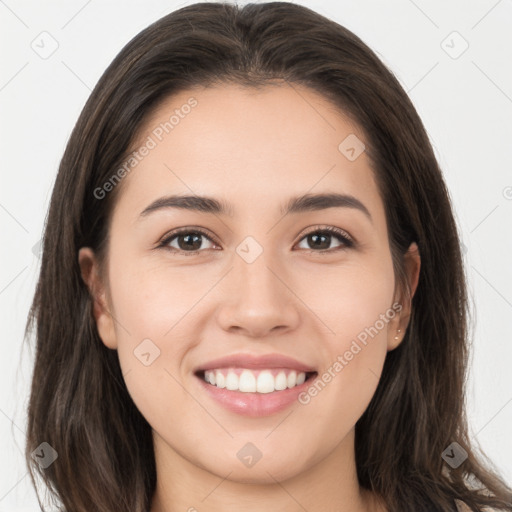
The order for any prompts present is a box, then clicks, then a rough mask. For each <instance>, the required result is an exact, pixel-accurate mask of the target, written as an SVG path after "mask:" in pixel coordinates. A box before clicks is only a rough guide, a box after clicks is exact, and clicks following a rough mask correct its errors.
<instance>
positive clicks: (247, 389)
mask: <svg viewBox="0 0 512 512" xmlns="http://www.w3.org/2000/svg"><path fill="white" fill-rule="evenodd" d="M238 390H239V391H242V392H243V393H254V392H256V377H254V373H252V372H250V371H249V370H244V371H243V372H242V374H241V375H240V378H239V379H238Z"/></svg>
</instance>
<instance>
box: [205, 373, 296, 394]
mask: <svg viewBox="0 0 512 512" xmlns="http://www.w3.org/2000/svg"><path fill="white" fill-rule="evenodd" d="M204 380H205V381H206V382H208V383H210V384H212V385H214V386H217V387H218V388H226V389H228V390H230V391H241V392H242V393H272V392H273V391H282V390H284V389H287V388H293V387H295V386H300V385H301V384H303V383H304V381H305V380H306V374H305V373H304V372H299V373H297V372H296V371H295V370H292V371H291V372H290V373H289V374H288V376H287V375H286V373H285V372H284V371H280V372H279V373H278V374H277V375H276V376H275V377H274V375H273V374H272V372H271V371H270V370H262V371H260V372H259V374H258V376H256V375H255V374H254V373H253V372H252V371H251V370H247V369H244V370H243V371H242V373H241V374H240V376H238V375H237V374H236V373H235V372H234V371H232V370H228V372H227V375H226V376H224V374H223V373H222V372H221V371H220V370H206V371H205V372H204Z"/></svg>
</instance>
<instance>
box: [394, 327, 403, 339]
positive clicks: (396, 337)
mask: <svg viewBox="0 0 512 512" xmlns="http://www.w3.org/2000/svg"><path fill="white" fill-rule="evenodd" d="M396 332H402V331H401V330H400V329H398V331H396ZM397 339H398V336H395V340H397Z"/></svg>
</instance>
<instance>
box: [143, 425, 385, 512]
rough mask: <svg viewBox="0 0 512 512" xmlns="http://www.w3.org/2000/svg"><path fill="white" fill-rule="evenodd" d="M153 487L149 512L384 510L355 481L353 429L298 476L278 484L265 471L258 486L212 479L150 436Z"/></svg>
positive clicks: (218, 476) (166, 445) (338, 511)
mask: <svg viewBox="0 0 512 512" xmlns="http://www.w3.org/2000/svg"><path fill="white" fill-rule="evenodd" d="M153 437H154V447H155V461H156V469H157V485H156V491H155V494H154V496H153V501H152V505H151V511H150V512H178V511H180V512H183V511H187V512H203V511H205V510H208V512H223V511H225V510H242V509H243V510H244V512H261V510H272V511H273V512H304V510H308V511H311V512H313V511H320V510H336V511H337V512H385V511H386V509H385V507H384V506H383V504H382V503H381V502H380V501H379V500H378V498H377V497H376V496H375V495H374V494H373V493H371V492H369V491H366V490H364V489H361V488H360V486H359V483H358V480H357V473H356V465H355V454H354V431H353V430H352V431H351V432H350V433H349V434H348V435H347V436H346V437H345V439H343V441H342V442H341V443H340V444H339V445H338V446H337V447H336V448H335V449H334V450H332V451H331V452H330V453H329V454H327V455H326V456H325V458H323V459H321V460H320V461H317V462H312V463H311V465H310V467H308V468H307V469H306V470H304V471H302V472H301V473H299V474H297V475H295V476H293V477H291V478H289V479H287V480H283V481H277V480H276V479H275V478H273V477H272V475H271V474H270V472H267V475H268V478H266V481H265V482H263V483H261V482H259V483H247V482H241V481H236V480H234V479H230V478H229V476H230V475H231V473H229V474H228V475H225V476H222V475H216V474H214V473H212V472H210V471H208V470H206V469H204V468H202V467H199V466H197V465H195V464H193V463H191V462H190V461H189V460H187V459H185V458H184V457H182V456H181V455H180V454H179V453H177V452H176V451H175V450H174V449H172V448H171V447H170V446H169V445H168V444H167V443H166V442H165V441H164V440H163V439H162V438H161V437H160V436H159V435H158V434H156V433H155V432H153Z"/></svg>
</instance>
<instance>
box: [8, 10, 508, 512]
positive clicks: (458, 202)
mask: <svg viewBox="0 0 512 512" xmlns="http://www.w3.org/2000/svg"><path fill="white" fill-rule="evenodd" d="M190 3H192V2H176V1H157V0H153V1H152V2H142V1H138V2H136V1H133V0H131V1H124V2H118V3H116V2H113V1H110V0H109V1H105V0H102V1H99V0H89V1H87V0H67V1H64V0H60V1H53V2H51V3H49V2H36V1H35V0H31V1H23V2H22V1H21V0H0V34H1V35H0V37H1V46H0V47H1V48H2V64H1V67H0V115H1V118H0V119H1V133H0V144H1V148H0V149H1V150H0V159H1V165H0V173H1V174H0V176H1V187H0V222H1V230H2V231H1V233H2V241H3V242H2V250H1V254H2V260H1V265H0V312H1V315H2V316H1V333H2V341H1V343H2V345H1V356H0V454H1V463H0V512H2V511H9V512H16V511H29V510H30V511H34V510H37V509H38V507H37V502H36V500H35V493H34V491H33V489H32V487H31V485H30V478H29V476H28V473H27V468H26V467H25V465H24V460H23V457H22V450H23V448H24V425H25V414H26V412H25V411H26V406H27V401H28V389H29V388H28V386H29V382H30V375H31V367H32V355H31V352H30V350H28V349H27V348H25V349H23V347H22V338H23V329H24V326H25V320H26V315H27V312H28V308H29V304H30V301H31V299H32V295H33V292H34V289H35V283H36V278H37V274H38V270H39V259H38V257H37V256H36V255H35V254H34V251H33V247H34V246H35V245H36V244H37V242H38V241H39V240H40V238H41V233H42V229H43V225H44V220H45V216H46V211H47V208H48V204H49V199H50V195H51V190H52V186H53V182H54V179H55V175H56V172H57V167H58V164H59V160H60V158H61V156H62V153H63V151H64V147H65V145H66V142H67V140H68V137H69V135H70V133H71V130H72V128H73V126H74V123H75V121H76V119H77V117H78V115H79V113H80V111H81V109H82V107H83V105H84V103H85V101H86V99H87V97H88V95H89V94H90V92H91V90H92V88H93V87H94V85H95V84H96V82H97V80H98V79H99V77H100V75H101V74H102V73H103V71H104V70H105V68H106V67H107V65H108V64H109V63H110V62H111V60H112V59H113V58H114V57H115V55H116V54H117V53H118V52H119V51H120V50H121V48H122V47H123V46H124V45H125V44H126V43H127V42H128V41H129V40H130V39H131V38H132V37H133V36H134V35H135V34H137V33H138V32H139V31H140V30H142V29H143V28H145V27H146V26H147V25H149V24H150V23H152V22H153V21H155V20H157V19H158V18H160V17H162V16H164V15H165V14H167V13H169V12H171V11H172V10H175V9H176V8H178V7H182V6H184V5H188V4H190ZM240 3H243V2H240ZM296 3H301V4H303V5H306V6H308V7H311V8H313V9H315V10H316V11H318V12H320V13H321V14H323V15H325V16H327V17H329V18H332V19H334V20H336V21H337V22H339V23H341V24H342V25H344V26H346V27H347V28H348V29H350V30H352V31H353V32H355V34H356V35H358V36H359V37H361V38H362V39H363V41H365V42H366V43H367V44H368V45H369V46H370V47H371V48H372V49H373V50H375V51H376V52H377V54H378V55H379V56H380V57H381V59H382V60H383V61H384V62H385V63H386V64H387V65H388V66H389V67H390V68H391V70H392V71H393V72H394V73H395V75H396V76H397V78H398V79H399V80H400V82H401V83H402V85H403V87H404V88H405V90H406V91H408V93H409V95H410V97H411V99H412V101H413V103H414V104H415V106H416V108H417V110H418V112H419V115H420V117H421V118H422V120H423V122H424V124H425V126H426V128H427V131H428V133H429V136H430V139H431V141H432V144H433V146H434V148H435V151H436V155H437V156H438V159H439V162H440V164H441V167H442V169H443V172H444V176H445V180H446V182H447V184H448V188H449V190H450V194H451V197H452V200H453V204H454V208H455V213H456V218H457V222H458V224H459V227H460V231H461V235H462V238H463V242H464V244H465V246H466V247H467V252H466V253H465V259H466V268H467V273H468V279H469V287H470V294H471V300H472V301H473V304H474V310H475V314H474V317H473V319H472V320H473V323H474V347H473V352H472V363H471V372H470V380H469V383H468V414H469V420H470V428H471V433H472V435H473V438H474V440H475V441H477V442H478V443H480V446H481V447H482V449H483V450H484V451H485V452H486V453H487V454H488V455H489V457H490V458H491V460H492V461H494V463H495V465H496V467H497V468H498V470H499V471H500V472H501V473H502V475H503V476H504V477H505V478H506V479H507V481H508V482H511V481H512V441H511V440H510V432H511V431H512V429H511V425H512V367H511V363H512V337H511V334H510V333H511V329H512V270H511V257H510V254H511V253H512V236H511V235H512V188H511V187H512V64H511V63H512V1H510V0H500V1H497V0H482V1H478V2H475V1H473V2H467V1H451V2H445V1H441V0H435V1H432V0H430V1H427V0H414V2H413V1H412V0H392V1H390V0H388V1H386V2H379V1H377V0H372V1H370V0H365V1H356V0H330V1H328V0H319V1H313V0H311V1H305V0H304V1H298V2H296ZM43 31H46V32H48V33H49V34H51V37H52V38H54V39H55V41H56V42H57V43H58V48H57V49H56V51H55V52H54V53H53V54H52V55H51V56H49V57H48V58H46V59H43V58H41V57H40V56H39V55H38V54H37V53H36V52H35V51H34V50H33V49H32V47H31V45H34V46H35V45H36V44H39V45H40V46H42V44H43V43H41V38H43V37H44V38H46V40H45V48H47V49H48V48H51V46H50V45H51V40H50V39H49V37H50V36H48V35H43V36H41V35H40V34H41V33H42V32H43ZM453 31H457V32H458V33H459V34H460V36H462V38H464V39H465V40H466V41H467V43H468V44H469V47H468V49H467V50H466V51H465V52H464V53H462V54H461V55H460V56H458V57H457V58H453V56H456V55H457V54H458V53H459V52H460V51H461V50H462V49H463V46H462V45H463V40H462V39H461V38H460V37H459V36H458V35H453V34H452V33H453ZM447 38H448V39H447ZM443 41H445V42H444V43H443ZM33 42H34V43H33ZM57 43H54V44H57ZM450 47H451V48H450ZM447 51H448V52H451V53H452V56H450V55H449V54H448V53H447Z"/></svg>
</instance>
